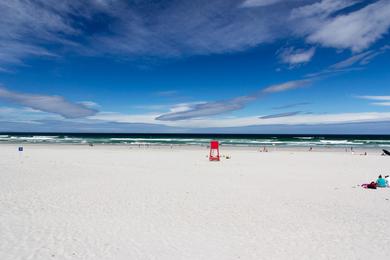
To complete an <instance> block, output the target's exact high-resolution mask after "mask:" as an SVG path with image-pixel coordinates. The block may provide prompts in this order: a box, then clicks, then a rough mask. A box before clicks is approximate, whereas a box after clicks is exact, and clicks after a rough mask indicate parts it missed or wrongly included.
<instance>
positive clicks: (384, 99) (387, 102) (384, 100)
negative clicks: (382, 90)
mask: <svg viewBox="0 0 390 260" xmlns="http://www.w3.org/2000/svg"><path fill="white" fill-rule="evenodd" d="M356 97H357V98H360V99H366V100H374V101H381V102H373V103H370V104H371V105H374V106H382V107H388V106H390V96H356Z"/></svg>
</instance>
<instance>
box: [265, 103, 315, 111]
mask: <svg viewBox="0 0 390 260" xmlns="http://www.w3.org/2000/svg"><path fill="white" fill-rule="evenodd" d="M310 104H311V103H310V102H300V103H293V104H287V105H283V106H278V107H273V108H272V109H278V110H279V109H287V108H293V107H299V106H306V105H310Z"/></svg>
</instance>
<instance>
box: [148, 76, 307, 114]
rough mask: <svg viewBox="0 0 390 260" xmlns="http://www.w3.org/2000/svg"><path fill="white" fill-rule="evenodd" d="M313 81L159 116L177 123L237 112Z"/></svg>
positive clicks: (287, 84) (278, 87) (208, 103)
mask: <svg viewBox="0 0 390 260" xmlns="http://www.w3.org/2000/svg"><path fill="white" fill-rule="evenodd" d="M310 82H311V80H297V81H289V82H285V83H282V84H277V85H272V86H269V87H266V88H264V89H261V90H260V91H258V92H256V93H254V94H252V95H247V96H241V97H236V98H232V99H228V100H221V101H213V102H205V103H200V104H195V105H192V106H188V107H186V109H184V110H180V111H175V112H171V113H167V114H163V115H160V116H158V117H157V118H156V119H157V120H161V121H177V120H186V119H191V118H199V117H204V116H214V115H219V114H223V113H226V112H231V111H236V110H239V109H242V108H244V107H245V106H246V105H247V104H248V103H250V102H253V101H255V100H257V99H259V98H261V97H264V96H265V95H269V94H274V93H278V92H283V91H287V90H291V89H297V88H302V87H304V86H307V85H308V84H309V83H310Z"/></svg>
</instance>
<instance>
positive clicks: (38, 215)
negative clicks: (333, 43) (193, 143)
mask: <svg viewBox="0 0 390 260" xmlns="http://www.w3.org/2000/svg"><path fill="white" fill-rule="evenodd" d="M17 147H18V146H17V145H1V146H0V259H1V260H17V259H23V260H27V259H39V260H44V259H94V260H96V259H105V260H106V259H124V260H125V259H126V260H127V259H389V257H390V189H377V190H367V189H363V188H361V187H358V186H357V185H359V184H362V183H365V182H368V181H371V180H375V179H376V177H377V175H379V174H390V158H389V157H384V156H379V154H380V152H379V151H376V152H371V151H370V152H369V154H368V155H367V156H359V155H352V154H351V153H345V152H344V153H343V152H334V151H321V152H305V151H302V150H297V151H292V150H290V151H274V150H273V151H270V152H268V153H260V152H258V151H255V150H253V149H252V150H251V149H235V148H222V151H221V152H222V154H225V155H230V156H231V159H229V160H227V159H224V158H223V159H222V160H221V161H220V162H209V161H208V160H207V158H206V155H207V153H208V151H207V150H206V148H184V147H174V148H173V149H171V148H170V147H160V148H148V149H146V148H136V147H133V148H129V147H128V146H108V145H107V146H104V145H101V146H94V147H89V146H82V145H73V146H72V145H25V146H24V148H25V150H24V151H23V152H18V151H17Z"/></svg>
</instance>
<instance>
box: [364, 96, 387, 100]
mask: <svg viewBox="0 0 390 260" xmlns="http://www.w3.org/2000/svg"><path fill="white" fill-rule="evenodd" d="M357 98H361V99H368V100H381V101H385V100H386V101H390V96H357Z"/></svg>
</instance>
